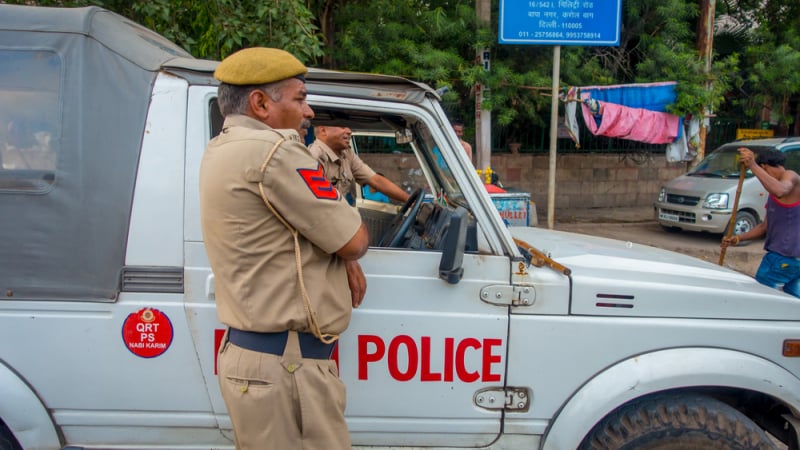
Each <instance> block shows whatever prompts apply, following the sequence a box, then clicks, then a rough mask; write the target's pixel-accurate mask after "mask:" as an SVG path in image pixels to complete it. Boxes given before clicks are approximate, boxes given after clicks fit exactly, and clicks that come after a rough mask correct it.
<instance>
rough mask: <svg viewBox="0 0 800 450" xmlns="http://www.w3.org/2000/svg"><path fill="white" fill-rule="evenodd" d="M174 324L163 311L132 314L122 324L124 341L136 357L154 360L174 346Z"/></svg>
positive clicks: (151, 310)
mask: <svg viewBox="0 0 800 450" xmlns="http://www.w3.org/2000/svg"><path fill="white" fill-rule="evenodd" d="M172 336H173V332H172V322H170V320H169V317H167V316H166V314H164V313H162V312H161V311H159V310H157V309H153V308H143V309H140V310H139V311H136V312H135V313H131V314H130V315H129V316H128V318H127V319H125V323H123V324H122V340H123V341H124V342H125V346H126V347H128V350H130V351H131V353H133V354H134V355H136V356H141V357H142V358H154V357H156V356H159V355H161V354H162V353H164V352H165V351H167V349H168V348H169V346H170V344H172Z"/></svg>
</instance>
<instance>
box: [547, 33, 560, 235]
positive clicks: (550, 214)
mask: <svg viewBox="0 0 800 450" xmlns="http://www.w3.org/2000/svg"><path fill="white" fill-rule="evenodd" d="M560 84H561V46H560V45H556V46H554V47H553V99H552V101H551V104H550V166H549V169H548V177H547V228H549V229H551V230H552V229H553V225H554V224H555V204H556V143H557V139H558V90H559V86H560Z"/></svg>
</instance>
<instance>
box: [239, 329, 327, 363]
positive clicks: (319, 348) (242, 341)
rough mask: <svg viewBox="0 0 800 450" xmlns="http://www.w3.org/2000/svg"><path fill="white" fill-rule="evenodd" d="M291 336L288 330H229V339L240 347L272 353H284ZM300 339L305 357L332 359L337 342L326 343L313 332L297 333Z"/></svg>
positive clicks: (301, 350)
mask: <svg viewBox="0 0 800 450" xmlns="http://www.w3.org/2000/svg"><path fill="white" fill-rule="evenodd" d="M288 338H289V332H288V331H281V332H278V333H257V332H255V331H244V330H238V329H236V328H230V329H229V330H228V340H229V341H230V342H231V343H232V344H234V345H236V346H239V347H242V348H245V349H247V350H252V351H254V352H261V353H269V354H271V355H278V356H280V355H283V351H284V349H286V340H287V339H288ZM297 338H298V340H299V341H300V353H301V354H302V355H303V358H310V359H330V357H331V355H332V354H333V349H334V348H336V342H334V343H332V344H325V343H323V342H322V341H320V340H319V339H317V338H316V337H314V335H313V334H310V333H300V332H298V333H297Z"/></svg>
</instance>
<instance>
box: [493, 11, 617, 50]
mask: <svg viewBox="0 0 800 450" xmlns="http://www.w3.org/2000/svg"><path fill="white" fill-rule="evenodd" d="M621 17H622V0H500V26H499V31H500V33H499V42H500V43H501V44H536V45H587V46H589V45H592V46H608V47H616V46H619V30H620V24H621V21H622V19H621Z"/></svg>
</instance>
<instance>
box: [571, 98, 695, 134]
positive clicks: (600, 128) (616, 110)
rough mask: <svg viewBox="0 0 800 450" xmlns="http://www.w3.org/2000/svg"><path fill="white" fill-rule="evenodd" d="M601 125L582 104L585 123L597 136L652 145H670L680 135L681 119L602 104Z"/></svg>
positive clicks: (638, 109) (659, 113) (645, 110)
mask: <svg viewBox="0 0 800 450" xmlns="http://www.w3.org/2000/svg"><path fill="white" fill-rule="evenodd" d="M599 103H600V105H601V110H600V111H601V113H600V115H599V120H600V123H599V124H598V123H597V120H596V119H595V117H596V116H595V115H593V114H592V112H591V110H590V109H589V106H588V105H586V104H585V103H583V102H581V108H582V110H583V120H584V122H585V123H586V126H587V127H588V128H589V131H591V132H592V134H594V135H595V136H598V135H599V136H607V137H618V138H621V139H629V140H632V141H638V142H646V143H649V144H670V143H672V142H674V141H675V139H676V138H677V137H678V135H679V129H680V128H679V127H680V122H681V120H680V119H681V118H680V117H678V116H676V115H674V114H669V113H664V112H657V111H650V110H647V109H641V108H629V107H627V106H622V105H617V104H614V103H608V102H599Z"/></svg>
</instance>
